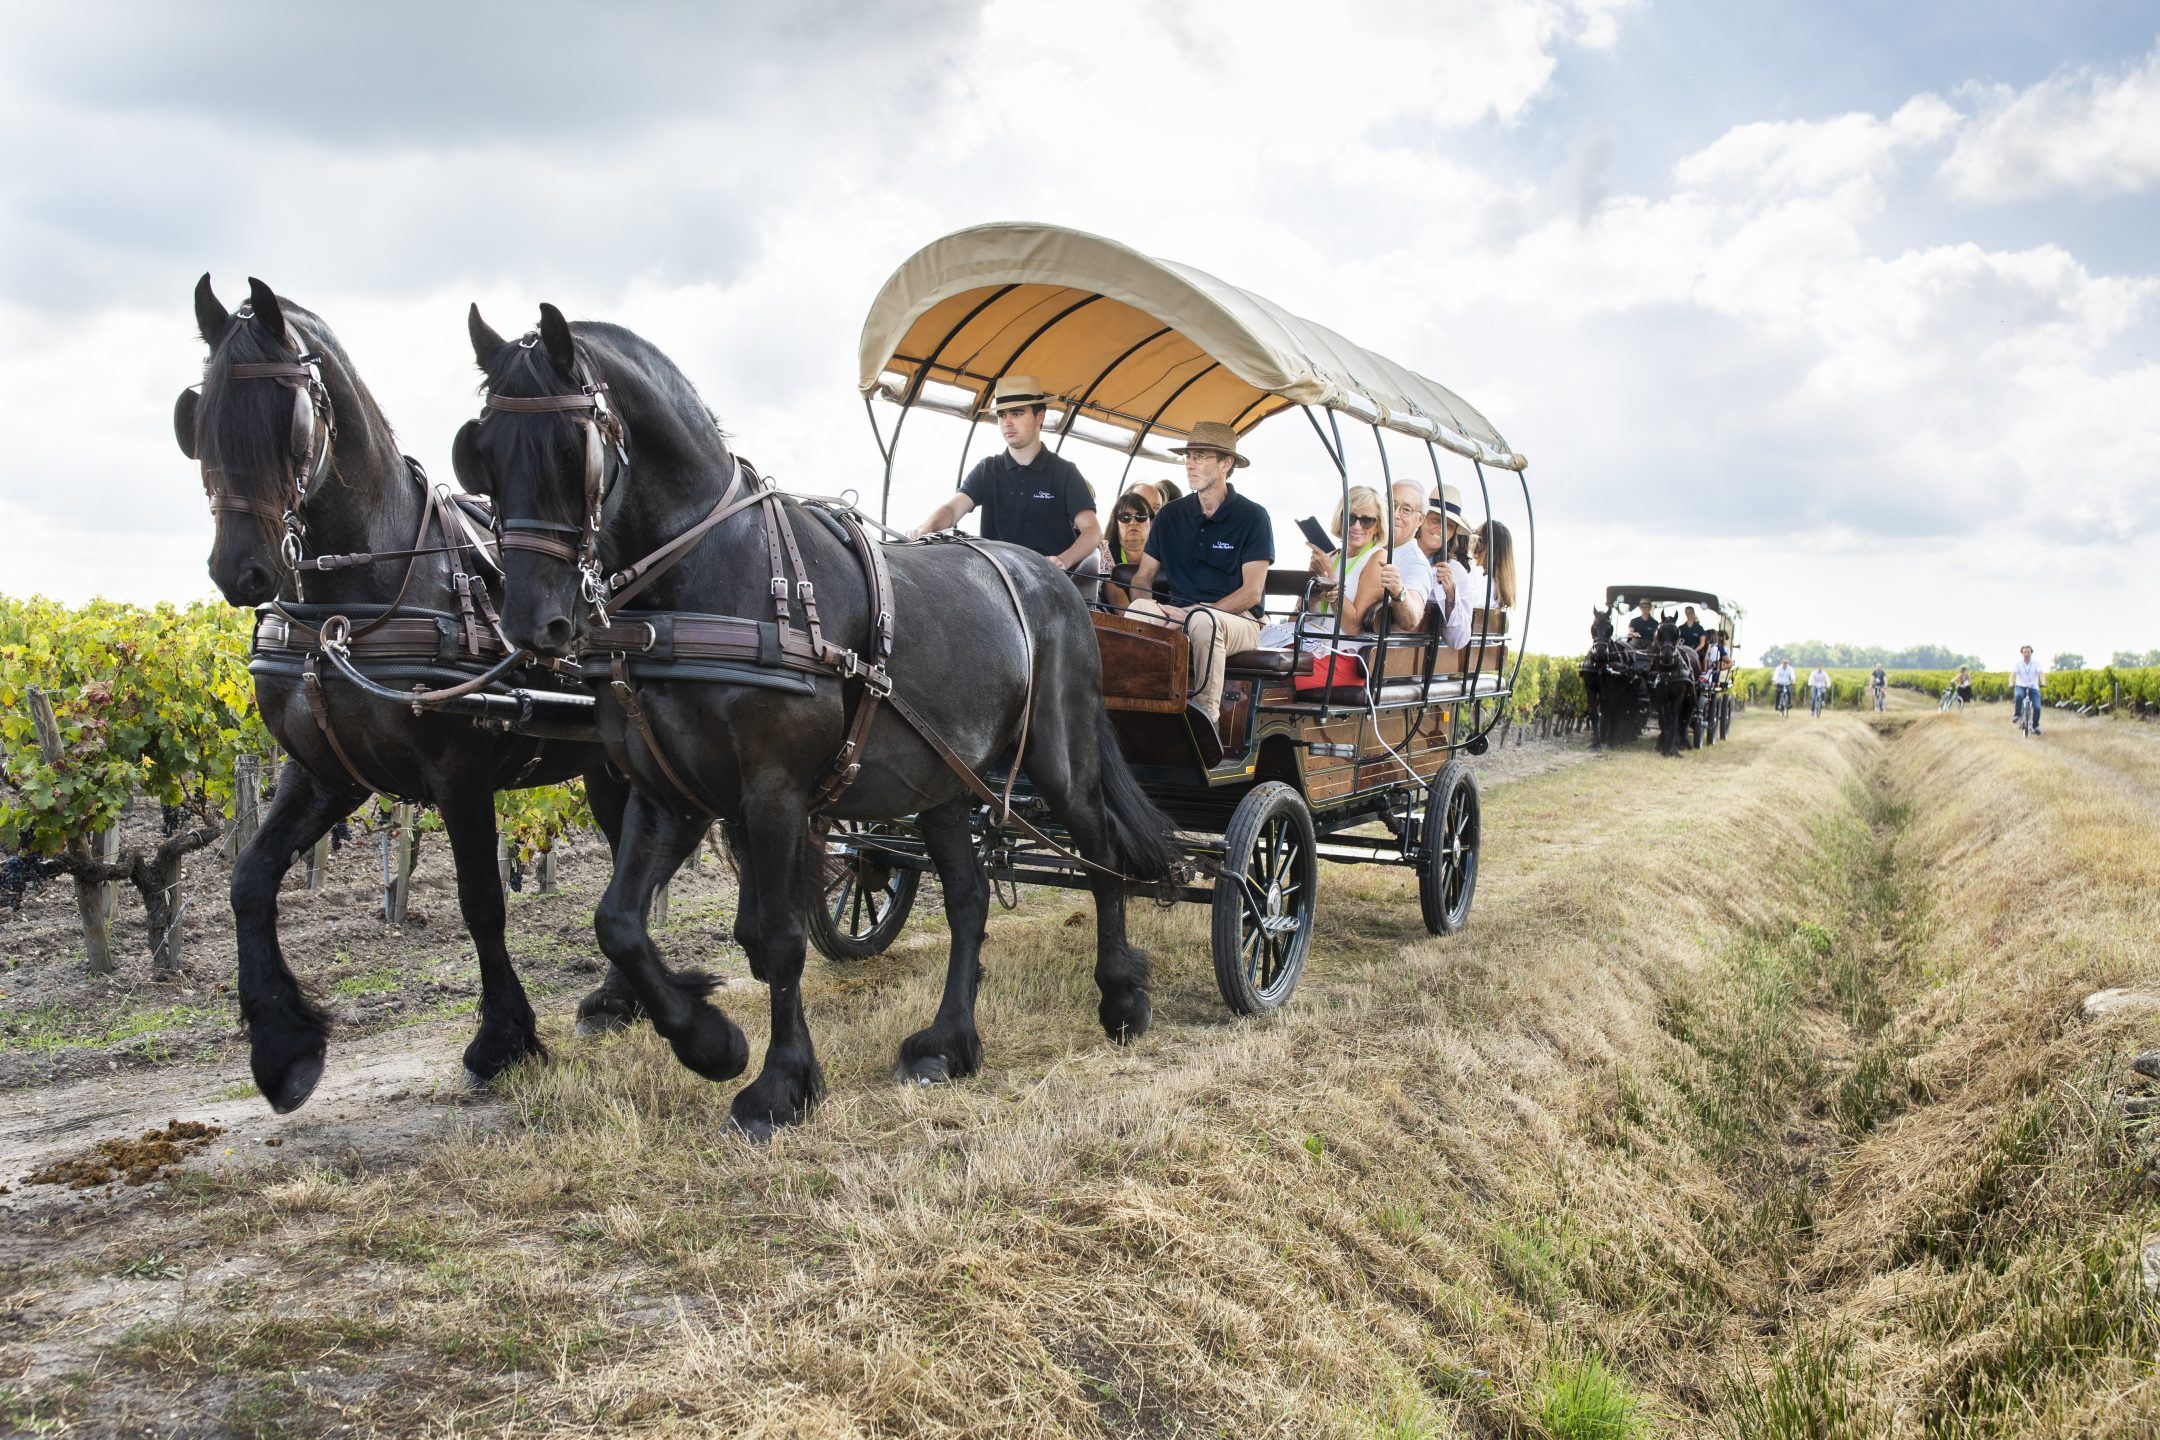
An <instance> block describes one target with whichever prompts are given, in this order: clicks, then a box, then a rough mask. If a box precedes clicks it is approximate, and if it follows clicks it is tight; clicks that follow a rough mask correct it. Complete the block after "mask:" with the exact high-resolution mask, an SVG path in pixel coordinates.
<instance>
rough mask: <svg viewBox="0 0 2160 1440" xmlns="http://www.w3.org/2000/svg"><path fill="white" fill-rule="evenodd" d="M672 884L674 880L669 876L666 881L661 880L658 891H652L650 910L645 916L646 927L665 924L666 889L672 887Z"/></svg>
mask: <svg viewBox="0 0 2160 1440" xmlns="http://www.w3.org/2000/svg"><path fill="white" fill-rule="evenodd" d="M674 883H675V879H674V877H673V876H669V877H668V878H667V879H665V880H663V881H661V882H660V888H659V889H657V890H655V891H653V897H652V907H651V909H650V910H649V911H648V912H647V914H646V917H645V923H646V924H648V925H665V924H667V906H668V889H669V887H671V886H672V885H674Z"/></svg>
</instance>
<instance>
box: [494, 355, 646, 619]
mask: <svg viewBox="0 0 2160 1440" xmlns="http://www.w3.org/2000/svg"><path fill="white" fill-rule="evenodd" d="M517 343H518V349H519V350H520V351H521V352H522V353H521V354H520V356H519V357H518V358H519V363H520V364H521V366H522V367H523V368H524V370H525V371H526V373H528V374H530V375H532V376H533V378H534V379H536V380H537V379H541V378H542V377H541V376H540V373H539V367H538V366H536V365H535V364H534V363H533V360H532V356H533V352H534V350H535V349H536V348H537V347H538V346H539V344H540V332H538V331H537V330H535V331H531V332H529V333H527V334H526V335H525V336H524V337H523V338H522V339H520V340H519V341H518V342H517ZM573 378H574V379H575V380H576V381H577V385H578V388H577V389H576V390H575V391H573V392H571V393H570V394H566V395H498V394H496V393H495V390H494V387H493V386H490V387H489V389H488V395H487V399H486V401H485V402H484V411H485V412H495V411H501V412H505V413H508V414H523V415H533V414H559V415H564V416H567V417H568V418H569V419H570V421H571V422H572V423H574V424H576V425H578V426H580V427H582V428H583V429H584V431H585V484H584V501H585V510H584V517H583V518H584V523H583V524H582V525H563V524H559V523H557V522H555V521H552V520H504V521H502V522H501V531H502V548H503V549H504V550H505V551H510V550H529V551H532V552H533V553H535V554H539V555H548V556H552V557H553V558H555V559H557V560H561V561H563V562H564V563H566V564H569V565H572V566H574V567H576V569H577V572H578V594H579V598H581V599H582V600H583V601H584V602H585V603H586V604H587V605H589V606H591V607H592V608H593V610H594V613H595V615H596V617H597V618H598V620H599V622H600V623H601V624H603V625H605V624H606V623H607V603H608V586H607V582H606V580H605V579H604V578H603V577H602V575H601V573H600V511H601V507H602V506H603V505H605V504H606V502H607V497H608V495H609V494H610V492H612V491H613V489H614V488H615V487H614V484H613V483H612V482H611V477H610V475H609V466H608V458H607V457H608V451H609V450H611V449H612V450H613V451H614V453H615V458H616V462H617V464H616V473H617V474H620V473H621V472H622V471H626V470H628V469H629V468H630V434H629V431H628V429H627V428H626V427H625V426H624V425H623V422H622V417H621V416H620V415H618V414H616V413H615V411H614V409H613V408H612V407H610V406H609V404H608V401H607V390H608V386H607V382H606V381H605V380H600V379H597V378H596V377H595V376H594V375H593V373H592V367H591V366H589V365H588V364H587V363H586V361H585V357H584V356H583V355H582V354H580V355H578V356H577V357H576V370H575V373H574V376H573ZM480 423H482V424H483V425H484V424H486V423H487V413H483V414H482V415H481V417H480ZM565 536H569V537H573V538H570V539H565V538H563V537H565Z"/></svg>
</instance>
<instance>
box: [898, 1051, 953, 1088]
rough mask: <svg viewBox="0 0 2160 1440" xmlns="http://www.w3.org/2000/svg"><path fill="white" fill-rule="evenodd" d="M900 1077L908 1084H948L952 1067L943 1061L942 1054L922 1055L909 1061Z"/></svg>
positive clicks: (950, 1079)
mask: <svg viewBox="0 0 2160 1440" xmlns="http://www.w3.org/2000/svg"><path fill="white" fill-rule="evenodd" d="M901 1078H902V1079H904V1080H905V1081H906V1082H907V1083H908V1084H910V1085H949V1084H951V1083H952V1067H951V1066H950V1065H947V1064H946V1063H945V1057H944V1056H942V1055H924V1056H922V1057H921V1058H919V1059H916V1060H914V1061H911V1062H910V1063H909V1064H908V1067H907V1069H906V1070H905V1071H904V1072H902V1077H901Z"/></svg>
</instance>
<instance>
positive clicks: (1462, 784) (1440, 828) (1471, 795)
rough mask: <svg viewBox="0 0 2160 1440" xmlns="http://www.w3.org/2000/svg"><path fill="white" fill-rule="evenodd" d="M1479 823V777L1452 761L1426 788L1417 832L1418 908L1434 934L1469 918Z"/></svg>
mask: <svg viewBox="0 0 2160 1440" xmlns="http://www.w3.org/2000/svg"><path fill="white" fill-rule="evenodd" d="M1479 823H1480V822H1479V804H1478V785H1477V777H1476V776H1475V775H1472V774H1471V773H1470V767H1469V766H1467V765H1465V764H1463V762H1462V761H1460V760H1450V761H1448V763H1447V764H1446V765H1444V766H1442V767H1441V769H1440V773H1439V774H1437V775H1435V776H1433V778H1432V784H1431V785H1430V786H1429V787H1428V788H1427V789H1426V792H1425V824H1424V827H1423V829H1422V830H1421V831H1420V833H1419V835H1418V872H1417V880H1418V885H1417V889H1418V908H1419V909H1420V910H1422V911H1423V912H1424V914H1425V928H1426V929H1427V930H1429V931H1431V932H1432V933H1433V934H1435V935H1454V934H1457V933H1459V932H1460V931H1461V930H1462V928H1463V927H1464V926H1465V925H1468V924H1469V923H1470V897H1471V896H1472V895H1474V894H1475V893H1476V892H1477V865H1478V843H1479V842H1478V834H1479Z"/></svg>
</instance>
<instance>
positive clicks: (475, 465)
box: [450, 420, 494, 495]
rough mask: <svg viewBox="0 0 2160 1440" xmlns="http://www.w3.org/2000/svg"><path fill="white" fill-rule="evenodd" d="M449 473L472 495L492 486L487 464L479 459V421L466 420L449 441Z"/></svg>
mask: <svg viewBox="0 0 2160 1440" xmlns="http://www.w3.org/2000/svg"><path fill="white" fill-rule="evenodd" d="M450 473H451V474H453V475H455V476H457V483H458V484H460V485H462V486H464V487H465V489H466V490H467V491H469V492H470V493H472V494H474V495H486V494H489V493H491V492H492V491H493V489H494V487H493V486H492V485H491V484H490V483H489V481H488V473H487V466H486V465H484V464H482V463H481V461H480V422H479V421H478V420H467V421H466V422H465V423H464V424H463V425H460V426H458V432H457V438H456V439H454V440H452V441H451V442H450Z"/></svg>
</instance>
